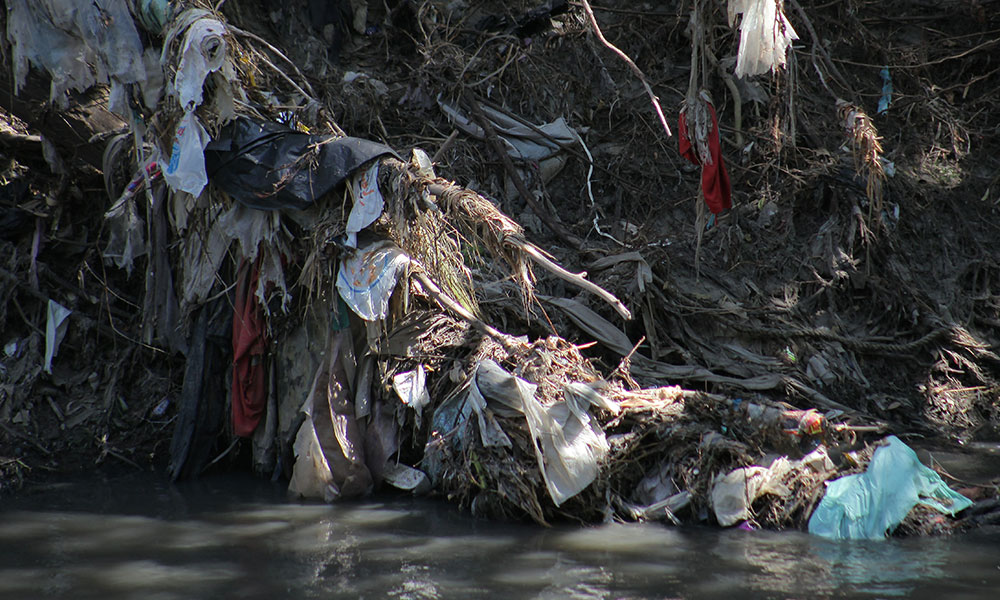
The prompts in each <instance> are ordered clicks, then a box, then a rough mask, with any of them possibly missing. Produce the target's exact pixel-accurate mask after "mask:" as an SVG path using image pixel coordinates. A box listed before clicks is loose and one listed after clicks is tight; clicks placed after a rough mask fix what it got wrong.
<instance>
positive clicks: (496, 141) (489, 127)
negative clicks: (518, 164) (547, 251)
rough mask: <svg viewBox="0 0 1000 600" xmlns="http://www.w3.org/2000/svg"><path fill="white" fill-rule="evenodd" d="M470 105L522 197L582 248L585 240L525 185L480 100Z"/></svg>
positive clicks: (561, 235) (572, 244)
mask: <svg viewBox="0 0 1000 600" xmlns="http://www.w3.org/2000/svg"><path fill="white" fill-rule="evenodd" d="M469 105H470V106H471V108H472V115H473V116H474V117H475V119H476V121H478V122H479V126H480V127H482V128H483V132H484V133H485V134H486V140H487V141H488V142H489V143H490V145H491V146H493V151H494V152H496V153H497V155H498V156H499V157H500V162H501V163H503V167H504V169H505V170H506V171H507V175H508V176H509V177H510V178H511V180H512V181H513V182H514V187H516V188H517V192H518V193H519V194H520V195H521V198H523V199H524V201H525V202H527V203H528V206H530V207H531V210H532V212H534V213H535V215H536V216H537V217H538V218H539V219H541V221H542V222H543V223H545V225H546V227H548V228H549V229H551V230H552V233H554V234H556V235H557V236H558V237H559V239H561V240H562V241H564V242H566V243H567V244H569V245H570V247H571V248H573V249H574V250H580V249H581V248H583V242H582V241H581V240H580V238H578V237H576V236H575V235H573V234H572V233H570V232H569V230H568V229H566V227H565V226H564V225H563V224H562V223H560V222H559V221H557V220H556V219H555V218H553V216H552V215H551V214H549V211H547V210H545V209H544V208H543V207H542V206H541V205H540V204H539V203H538V201H537V200H535V196H534V194H532V193H531V192H529V191H528V187H527V186H526V185H524V180H522V179H521V176H520V175H518V173H517V169H516V168H515V167H514V163H513V161H511V159H510V156H509V155H508V154H507V150H506V149H505V148H504V147H503V144H502V143H500V138H499V137H497V132H496V130H495V129H493V124H492V123H490V120H489V119H487V118H486V115H485V114H484V113H483V108H482V107H481V106H479V102H477V101H476V100H475V99H472V100H470V101H469Z"/></svg>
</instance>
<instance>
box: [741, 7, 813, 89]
mask: <svg viewBox="0 0 1000 600" xmlns="http://www.w3.org/2000/svg"><path fill="white" fill-rule="evenodd" d="M740 13H742V14H743V20H742V21H740V48H739V52H738V54H737V57H736V76H737V77H743V76H744V75H757V74H760V73H765V72H767V71H777V70H778V68H779V67H783V66H785V62H786V60H787V59H786V55H787V50H788V47H789V46H791V45H792V40H797V39H799V36H798V34H797V33H795V30H794V29H792V24H791V23H789V22H788V19H787V18H785V13H784V12H783V11H782V10H781V4H780V3H779V2H776V1H775V0H729V26H730V27H732V26H733V23H735V22H736V15H737V14H740Z"/></svg>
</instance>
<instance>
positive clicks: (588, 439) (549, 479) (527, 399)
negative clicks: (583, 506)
mask: <svg viewBox="0 0 1000 600" xmlns="http://www.w3.org/2000/svg"><path fill="white" fill-rule="evenodd" d="M476 384H477V385H478V386H479V389H480V391H481V392H482V394H483V397H484V398H486V399H487V400H497V401H499V402H501V403H502V404H504V405H506V406H509V407H511V408H517V407H518V406H519V407H520V409H521V411H522V412H523V414H524V418H525V420H527V422H528V430H529V431H530V432H531V438H532V442H533V443H534V446H535V454H536V457H537V458H538V467H539V470H540V471H541V473H542V478H543V479H544V480H545V486H546V488H548V491H549V495H550V496H551V497H552V501H553V502H554V503H555V505H556V506H559V505H561V504H562V503H563V502H565V501H566V500H568V499H569V498H572V497H573V496H575V495H577V494H578V493H580V492H581V491H583V490H584V489H585V488H586V487H587V486H588V485H590V483H591V482H592V481H594V478H595V477H597V472H598V465H599V464H600V462H601V461H602V460H603V459H604V457H605V456H607V453H608V442H607V439H606V438H605V437H604V432H603V431H602V430H601V428H600V426H599V425H598V424H597V422H596V421H595V420H594V418H593V417H592V416H591V415H590V413H589V412H587V411H588V408H589V402H583V401H581V400H580V399H579V398H578V397H576V396H572V395H570V396H566V397H564V399H563V400H562V401H557V402H555V403H553V404H551V405H548V406H546V405H543V404H542V403H541V402H539V401H538V399H537V398H536V397H535V390H536V389H537V388H538V386H536V385H535V384H533V383H529V382H527V381H525V380H524V379H521V378H520V377H515V376H514V375H511V374H510V373H508V372H506V371H504V370H503V368H501V367H500V365H498V364H497V363H495V362H494V361H492V360H489V359H487V360H484V361H483V362H481V363H480V364H479V367H478V368H477V369H476Z"/></svg>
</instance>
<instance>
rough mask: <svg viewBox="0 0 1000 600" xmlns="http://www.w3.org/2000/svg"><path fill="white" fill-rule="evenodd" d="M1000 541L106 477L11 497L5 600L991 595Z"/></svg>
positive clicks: (2, 565) (999, 571)
mask: <svg viewBox="0 0 1000 600" xmlns="http://www.w3.org/2000/svg"><path fill="white" fill-rule="evenodd" d="M998 590H1000V534H997V533H987V532H979V533H974V534H965V535H956V536H949V537H937V538H921V539H917V538H906V539H889V540H885V541H879V542H844V541H830V540H825V539H821V538H817V537H815V536H810V535H808V534H806V533H802V532H796V531H789V532H769V531H745V530H740V529H728V530H719V529H714V528H707V527H706V528H676V527H670V526H665V525H663V524H660V523H645V524H606V525H596V526H576V525H559V526H556V527H552V528H541V527H539V526H536V525H531V524H519V523H498V522H494V521H486V520H481V519H476V518H474V517H472V516H470V515H469V514H468V513H465V512H462V511H460V510H458V509H457V508H456V507H454V506H452V505H450V504H447V503H446V502H444V501H442V500H433V499H417V498H409V497H400V496H392V497H381V498H376V499H370V500H367V501H362V502H345V503H339V504H333V505H326V504H310V503H300V502H294V501H290V500H288V499H287V497H286V495H285V491H284V488H283V487H282V486H278V485H272V484H269V483H267V482H263V481H260V480H255V479H252V478H250V477H249V476H235V475H233V476H229V475H226V476H215V477H209V478H206V479H203V480H200V481H197V482H190V483H183V484H170V483H167V482H166V481H164V480H162V479H160V478H158V477H155V476H153V475H148V474H146V475H131V476H126V477H115V478H95V477H91V478H89V479H84V480H78V481H73V482H69V483H64V484H59V485H54V486H50V487H48V488H46V489H44V490H36V491H33V492H28V493H24V494H21V495H19V496H17V497H13V498H4V499H0V598H4V599H6V598H19V599H20V598H25V599H28V598H67V599H70V598H72V599H74V600H76V599H85V598H95V599H98V598H99V599H101V600H118V599H126V598H128V599H132V598H136V599H139V598H141V599H143V600H160V599H174V598H177V599H181V598H183V599H187V600H191V599H202V598H205V599H208V598H213V599H214V598H412V599H425V598H426V599H435V598H608V599H611V598H614V599H627V598H732V597H737V598H817V597H828V598H934V599H935V600H938V599H942V598H949V599H953V598H996V597H998V596H997V594H998V593H1000V592H998Z"/></svg>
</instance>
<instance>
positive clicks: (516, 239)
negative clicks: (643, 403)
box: [427, 183, 632, 320]
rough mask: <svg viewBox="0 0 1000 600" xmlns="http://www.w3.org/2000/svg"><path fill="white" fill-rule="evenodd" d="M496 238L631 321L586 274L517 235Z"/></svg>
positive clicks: (444, 188) (434, 187)
mask: <svg viewBox="0 0 1000 600" xmlns="http://www.w3.org/2000/svg"><path fill="white" fill-rule="evenodd" d="M457 189H460V188H459V187H458V186H457V185H455V184H444V183H431V184H429V185H428V186H427V191H428V192H430V193H431V194H433V195H435V196H444V195H445V194H448V193H455V192H451V191H450V190H457ZM469 193H473V192H469ZM497 237H498V240H497V241H499V242H500V243H503V244H507V245H509V246H513V247H515V248H517V249H518V250H520V251H521V252H523V253H525V254H527V255H528V257H529V258H531V259H532V260H534V261H535V262H536V263H538V265H539V266H541V267H542V268H543V269H545V270H546V271H549V272H550V273H552V274H553V275H555V276H557V277H559V278H560V279H562V280H564V281H568V282H569V283H572V284H573V285H576V286H578V287H581V288H583V289H585V290H587V291H588V292H591V293H593V294H595V295H597V296H599V297H600V298H601V299H602V300H604V301H605V302H607V303H608V304H610V305H611V306H612V307H614V309H615V310H616V311H618V314H620V315H621V316H623V317H625V319H628V320H631V319H632V313H631V312H629V310H628V308H626V307H625V305H624V304H623V303H622V301H621V300H619V299H618V298H616V297H615V296H614V294H612V293H611V292H609V291H607V290H605V289H604V288H602V287H600V286H599V285H597V284H596V283H594V282H592V281H589V280H587V279H585V278H584V275H586V273H583V274H576V273H570V272H569V271H567V270H566V269H564V268H562V267H561V266H559V265H558V264H556V263H555V262H554V261H552V260H551V259H550V258H548V257H547V256H545V255H544V254H543V253H542V251H541V250H540V249H539V248H538V246H535V245H534V244H532V243H531V242H528V241H527V240H525V239H524V238H522V237H520V236H519V235H498V236H497Z"/></svg>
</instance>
